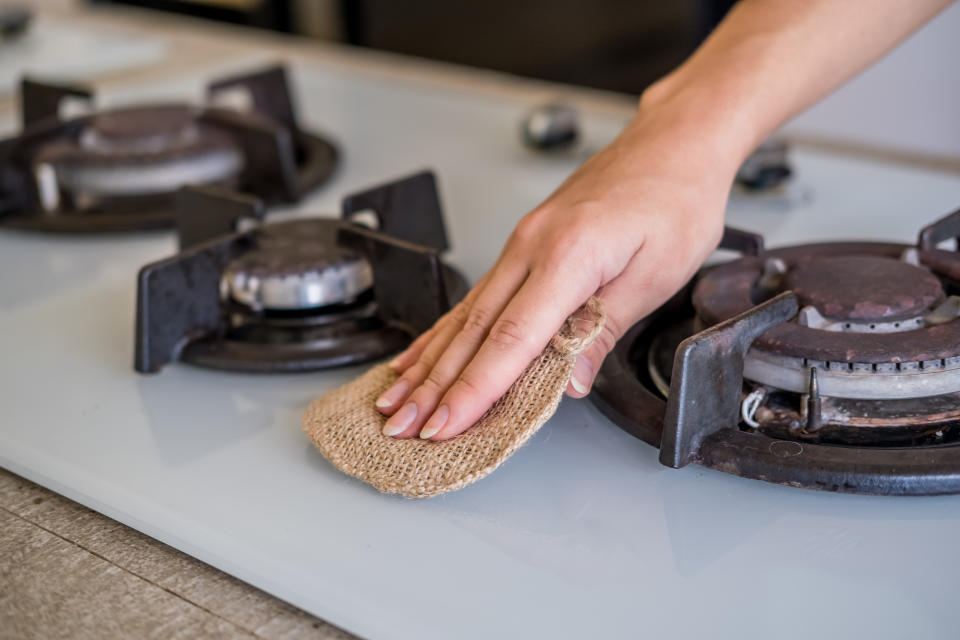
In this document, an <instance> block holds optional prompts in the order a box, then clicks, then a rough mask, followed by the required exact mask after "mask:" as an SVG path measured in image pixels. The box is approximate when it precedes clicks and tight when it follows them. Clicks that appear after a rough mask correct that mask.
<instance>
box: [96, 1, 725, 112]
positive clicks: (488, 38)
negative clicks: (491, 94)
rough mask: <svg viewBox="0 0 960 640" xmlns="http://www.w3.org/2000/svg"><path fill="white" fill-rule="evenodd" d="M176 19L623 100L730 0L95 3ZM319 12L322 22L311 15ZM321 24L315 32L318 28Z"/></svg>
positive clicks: (679, 53) (682, 54)
mask: <svg viewBox="0 0 960 640" xmlns="http://www.w3.org/2000/svg"><path fill="white" fill-rule="evenodd" d="M93 1H99V2H116V3H123V4H132V5H137V6H141V7H149V8H153V9H158V10H163V11H176V12H179V13H187V14H191V15H195V16H201V17H205V18H209V19H212V20H221V21H226V22H233V23H239V24H246V25H250V26H256V27H260V28H264V29H272V30H275V31H281V32H288V33H296V34H301V35H314V36H318V32H319V36H318V37H324V38H327V39H335V40H340V41H343V42H347V43H350V44H353V45H357V46H363V47H372V48H377V49H384V50H388V51H395V52H399V53H404V54H409V55H415V56H421V57H425V58H433V59H438V60H445V61H449V62H455V63H459V64H466V65H471V66H476V67H483V68H488V69H495V70H498V71H506V72H509V73H514V74H518V75H523V76H530V77H535V78H542V79H546V80H553V81H559V82H567V83H572V84H579V85H584V86H590V87H598V88H601V89H610V90H614V91H622V92H626V93H634V94H638V93H640V92H641V91H642V90H643V89H644V87H646V86H647V85H648V84H650V83H651V82H652V81H654V80H656V79H657V78H659V77H661V76H662V75H664V74H665V73H667V72H668V71H670V70H671V69H672V68H674V67H675V66H676V65H678V64H679V63H680V62H682V61H683V59H684V58H686V57H687V56H688V55H689V54H690V52H692V51H693V49H694V48H695V47H696V46H697V44H699V42H700V41H701V40H702V39H703V38H704V37H705V36H706V35H707V34H708V33H709V31H710V29H712V27H713V26H714V25H715V24H716V23H717V22H718V21H719V19H720V18H721V17H722V16H723V15H724V13H725V12H726V10H727V9H728V8H729V6H730V5H731V4H732V3H733V0H677V1H675V2H654V1H638V0H593V1H587V0H553V1H552V2H545V1H542V0H541V1H536V0H484V1H478V0H469V1H460V2H449V1H447V0H409V1H404V0H333V1H328V2H315V1H314V0H237V1H236V2H233V3H226V4H233V5H234V6H233V7H232V8H231V7H225V6H223V4H224V3H223V2H222V0H221V2H205V1H204V0H93ZM319 14H322V15H319ZM317 24H321V28H319V29H318V28H317V26H316V25H317Z"/></svg>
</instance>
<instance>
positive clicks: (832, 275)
mask: <svg viewBox="0 0 960 640" xmlns="http://www.w3.org/2000/svg"><path fill="white" fill-rule="evenodd" d="M784 288H785V289H789V290H791V291H793V293H794V294H795V295H796V296H797V298H798V299H799V301H800V305H801V306H806V305H812V306H814V307H816V309H817V310H818V311H819V312H820V313H821V314H822V315H823V316H824V317H827V318H832V319H842V320H852V321H856V322H861V323H862V322H889V321H893V320H900V319H905V318H910V317H914V316H916V315H918V314H921V313H923V312H925V311H927V310H928V309H930V308H931V307H932V306H933V305H935V304H937V303H938V302H940V301H942V300H943V297H944V296H943V287H942V286H941V285H940V280H939V279H937V277H936V276H935V275H933V274H932V273H930V271H929V270H928V269H924V268H923V267H918V266H914V265H912V264H908V263H906V262H904V261H902V260H897V259H892V258H885V257H880V256H871V255H848V256H835V257H832V256H827V257H823V256H819V257H816V258H812V257H811V258H805V259H801V260H799V261H797V263H796V264H795V265H794V266H793V268H791V269H790V270H789V271H788V272H787V274H786V277H785V287H784Z"/></svg>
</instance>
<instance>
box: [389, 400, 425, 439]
mask: <svg viewBox="0 0 960 640" xmlns="http://www.w3.org/2000/svg"><path fill="white" fill-rule="evenodd" d="M416 417H417V404H416V403H415V402H408V403H407V404H405V405H403V406H402V407H401V408H400V411H397V412H396V413H395V414H393V416H391V417H390V419H389V420H387V424H385V425H383V435H385V436H395V435H397V434H398V433H400V432H402V431H403V430H404V429H406V428H407V427H409V426H410V424H411V423H412V422H413V421H414V419H415V418H416Z"/></svg>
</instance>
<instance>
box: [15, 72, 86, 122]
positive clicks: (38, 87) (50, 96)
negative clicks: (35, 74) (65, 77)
mask: <svg viewBox="0 0 960 640" xmlns="http://www.w3.org/2000/svg"><path fill="white" fill-rule="evenodd" d="M67 97H75V98H85V99H87V100H91V99H93V92H92V91H90V89H88V88H86V87H82V86H79V85H58V84H50V83H47V82H37V81H36V80H30V79H29V78H23V79H21V80H20V114H21V118H22V120H23V128H24V129H26V128H28V127H30V126H31V125H34V124H36V123H38V122H42V121H45V120H51V121H56V120H59V117H60V102H61V101H62V100H63V99H64V98H67Z"/></svg>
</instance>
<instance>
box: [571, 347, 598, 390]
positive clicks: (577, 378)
mask: <svg viewBox="0 0 960 640" xmlns="http://www.w3.org/2000/svg"><path fill="white" fill-rule="evenodd" d="M585 380H586V381H587V382H584V381H585ZM590 380H593V367H592V366H591V365H590V361H589V360H587V359H586V358H584V357H583V356H580V357H579V358H577V363H576V364H575V365H573V375H571V376H570V384H571V385H573V388H574V390H575V391H576V392H577V393H586V392H587V391H589V390H590V386H589V381H590Z"/></svg>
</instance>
